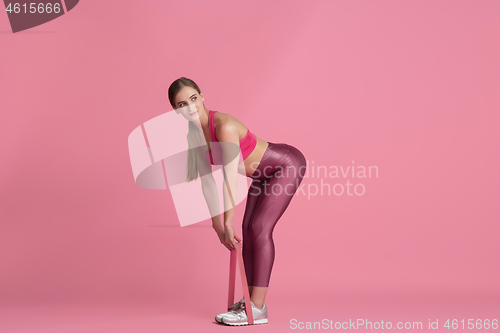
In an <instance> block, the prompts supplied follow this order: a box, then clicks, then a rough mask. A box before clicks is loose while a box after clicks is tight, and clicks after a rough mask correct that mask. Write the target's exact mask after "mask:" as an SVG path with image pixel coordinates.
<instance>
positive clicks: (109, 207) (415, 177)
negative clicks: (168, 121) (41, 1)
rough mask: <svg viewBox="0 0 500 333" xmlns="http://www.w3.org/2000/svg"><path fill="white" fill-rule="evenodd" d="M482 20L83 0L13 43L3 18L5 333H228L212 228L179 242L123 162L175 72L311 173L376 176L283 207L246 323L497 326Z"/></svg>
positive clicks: (452, 14) (182, 232) (439, 13)
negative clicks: (264, 286)
mask: <svg viewBox="0 0 500 333" xmlns="http://www.w3.org/2000/svg"><path fill="white" fill-rule="evenodd" d="M499 11H500V4H499V3H498V2H497V1H481V2H475V1H418V2H417V1H414V2H406V1H404V2H403V1H312V2H307V3H305V2H303V1H294V2H282V1H274V2H269V1H252V2H239V1H189V2H184V1H182V2H180V1H179V2H166V1H90V0H89V1H81V2H80V3H79V4H78V5H77V6H76V7H75V9H73V10H72V11H71V12H70V13H68V14H66V15H63V16H62V17H60V18H58V19H56V20H54V21H51V22H48V23H46V24H44V25H41V26H38V27H35V28H33V29H30V30H27V31H25V32H21V33H16V34H12V32H11V31H10V26H9V22H8V20H7V15H6V13H5V12H3V11H2V12H0V45H1V63H0V73H1V74H0V94H1V96H0V110H1V111H0V116H1V118H0V119H1V121H0V124H1V125H0V126H1V131H0V149H1V153H2V163H1V164H0V172H1V176H0V177H1V178H0V331H1V332H69V331H72V332H80V331H81V332H89V331H93V332H114V331H116V332H128V331H130V332H165V331H172V332H174V331H179V332H180V331H186V332H201V331H211V330H213V331H219V330H223V329H226V327H222V326H220V325H218V324H215V322H214V319H213V317H214V316H215V315H216V314H218V313H221V312H224V308H225V305H226V297H227V281H228V269H229V267H228V263H229V252H228V250H227V249H226V248H225V247H223V246H222V245H221V244H220V243H219V240H218V238H217V236H216V234H215V232H214V231H213V229H212V228H211V222H210V221H206V222H202V223H198V224H197V225H194V226H190V227H185V228H181V227H179V222H178V220H177V215H176V212H175V210H174V207H173V202H172V198H171V195H170V193H169V191H168V190H145V189H141V188H139V187H138V186H137V185H136V184H135V183H134V180H133V175H132V170H131V166H130V158H129V154H128V147H127V137H128V135H129V134H130V132H131V131H132V130H133V129H134V128H135V127H137V126H138V125H140V124H141V123H143V122H145V121H147V120H149V119H151V118H153V117H155V116H157V115H159V114H162V113H164V112H167V111H169V110H171V107H170V106H169V103H168V98H167V89H168V86H169V85H170V83H171V82H172V81H173V80H175V79H177V78H178V77H180V76H186V77H189V78H191V79H193V80H194V81H195V82H197V83H198V84H199V85H200V87H201V89H202V91H203V93H204V95H205V106H206V107H207V108H208V109H211V110H217V111H220V112H224V113H230V114H232V115H234V116H236V117H237V118H238V119H240V120H241V121H242V122H243V123H245V125H247V126H248V127H249V128H250V129H251V130H252V132H253V133H255V134H256V135H257V136H258V137H260V138H262V139H264V140H267V141H271V142H275V143H276V142H284V143H287V144H290V145H293V146H295V147H297V148H298V149H300V150H301V151H302V152H303V153H304V155H305V156H306V159H307V160H308V163H309V168H311V165H312V162H313V161H314V165H315V166H317V165H324V166H343V167H347V166H349V165H352V161H354V164H355V165H364V166H369V165H376V166H378V169H379V177H378V178H372V179H361V180H360V179H351V183H353V182H354V183H357V182H362V183H363V184H364V185H365V187H366V193H365V194H364V195H363V196H347V195H342V196H335V195H330V196H328V195H323V196H320V195H316V196H314V197H312V196H311V197H310V198H309V199H308V198H307V197H306V196H304V195H298V196H296V197H295V198H294V199H293V200H292V203H291V204H290V206H289V208H288V210H287V211H286V212H285V214H284V215H283V216H282V218H281V220H280V221H279V222H278V224H277V226H276V228H275V231H274V240H275V245H276V260H275V262H274V268H273V273H272V276H271V282H270V288H269V292H268V295H267V298H266V303H267V304H268V307H269V324H268V325H261V326H256V327H252V328H250V329H259V330H261V331H273V332H276V331H289V330H290V324H289V323H290V320H291V319H293V318H295V319H297V320H298V321H303V322H306V321H320V320H322V319H324V318H329V319H331V320H334V321H349V320H350V319H351V320H356V319H357V318H365V319H368V320H372V321H380V320H384V321H387V320H391V321H393V322H394V323H395V322H396V321H422V322H423V323H424V329H423V330H420V331H426V330H425V328H426V327H427V326H426V325H427V323H428V320H429V319H431V320H432V321H434V320H436V319H438V318H439V324H440V326H442V325H443V324H444V322H445V320H446V319H448V318H449V319H453V318H455V319H458V320H461V319H465V320H467V319H469V318H474V319H483V320H484V319H494V318H497V319H500V318H499V316H498V313H499V311H498V310H500V284H499V282H498V281H500V267H499V265H498V260H499V250H500V242H499V237H498V235H499V232H500V226H499V223H498V221H499V220H500V213H499V210H498V206H495V205H498V198H499V195H498V192H497V191H498V189H499V185H500V176H499V167H500V165H499V164H500V163H499V162H500V158H499V134H498V125H499V120H500V116H499V113H498V110H499V107H500V98H499V96H500V95H499V89H500V69H499V66H498V59H500V37H499V36H500V21H499V19H498V13H499ZM309 170H310V169H309ZM323 181H324V182H328V183H330V184H332V185H333V184H335V183H338V182H340V183H345V181H346V180H345V179H331V178H330V179H324V180H323ZM303 184H304V186H305V187H307V186H314V184H320V179H319V178H312V177H309V178H307V177H306V178H305V179H304V182H303ZM243 213H244V204H240V205H239V206H238V208H237V212H236V216H235V222H234V224H235V229H236V231H237V234H238V235H241V218H242V216H243ZM237 295H240V292H239V291H238V292H237ZM238 299H239V298H238ZM495 316H496V317H495ZM179 325H180V326H179ZM174 328H175V329H174ZM227 329H229V328H227ZM440 330H442V331H444V330H445V328H443V327H440Z"/></svg>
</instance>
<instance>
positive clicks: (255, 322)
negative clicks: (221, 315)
mask: <svg viewBox="0 0 500 333" xmlns="http://www.w3.org/2000/svg"><path fill="white" fill-rule="evenodd" d="M267 323H268V320H267V318H266V319H258V320H254V321H253V324H254V325H260V324H267ZM222 324H225V325H229V326H243V325H248V321H245V322H243V323H226V322H225V321H224V320H222Z"/></svg>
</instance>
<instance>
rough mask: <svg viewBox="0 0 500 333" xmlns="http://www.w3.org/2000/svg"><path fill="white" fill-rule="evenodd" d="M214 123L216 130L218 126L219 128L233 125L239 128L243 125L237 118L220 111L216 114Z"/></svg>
mask: <svg viewBox="0 0 500 333" xmlns="http://www.w3.org/2000/svg"><path fill="white" fill-rule="evenodd" d="M214 123H215V127H216V128H217V125H219V127H222V126H223V127H227V126H231V125H233V126H236V127H238V126H239V125H240V124H241V122H240V121H239V120H238V119H236V117H235V116H233V115H230V114H229V113H223V112H220V111H215V112H214Z"/></svg>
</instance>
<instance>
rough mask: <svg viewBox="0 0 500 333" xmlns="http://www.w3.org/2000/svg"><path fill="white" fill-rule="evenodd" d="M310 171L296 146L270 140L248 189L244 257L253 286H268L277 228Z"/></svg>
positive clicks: (247, 275) (247, 273) (248, 279)
mask: <svg viewBox="0 0 500 333" xmlns="http://www.w3.org/2000/svg"><path fill="white" fill-rule="evenodd" d="M305 172H306V159H305V157H304V155H303V154H302V153H301V152H300V151H299V150H298V149H297V148H295V147H293V146H290V145H287V144H285V143H272V142H269V146H268V147H267V149H266V151H265V153H264V156H263V157H262V160H261V161H260V164H259V166H258V167H257V169H256V170H255V172H254V173H253V174H252V175H250V176H249V177H250V178H252V179H253V181H252V184H251V185H250V188H249V189H248V197H247V204H246V208H245V215H244V217H243V224H242V233H243V260H244V262H245V274H246V277H247V283H248V285H249V286H256V287H268V286H269V280H270V278H271V270H272V268H273V263H274V242H273V230H274V227H275V225H276V223H277V222H278V220H279V219H280V217H281V215H283V213H284V212H285V209H286V208H287V207H288V204H289V203H290V201H291V200H292V197H293V195H294V194H295V192H296V191H297V188H298V187H299V184H300V183H301V182H302V179H303V177H304V174H305Z"/></svg>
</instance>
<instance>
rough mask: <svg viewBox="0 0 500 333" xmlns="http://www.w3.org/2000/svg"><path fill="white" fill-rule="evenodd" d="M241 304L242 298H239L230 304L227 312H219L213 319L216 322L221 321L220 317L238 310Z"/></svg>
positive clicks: (243, 301)
mask: <svg viewBox="0 0 500 333" xmlns="http://www.w3.org/2000/svg"><path fill="white" fill-rule="evenodd" d="M241 304H245V299H244V298H242V299H240V301H239V302H236V303H234V304H233V305H231V307H230V308H229V311H228V312H225V313H221V314H218V315H217V316H215V321H216V322H218V323H222V317H223V316H225V315H227V314H229V313H232V312H234V311H236V310H238V309H239V308H240V306H241Z"/></svg>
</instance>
